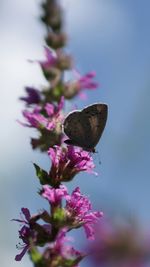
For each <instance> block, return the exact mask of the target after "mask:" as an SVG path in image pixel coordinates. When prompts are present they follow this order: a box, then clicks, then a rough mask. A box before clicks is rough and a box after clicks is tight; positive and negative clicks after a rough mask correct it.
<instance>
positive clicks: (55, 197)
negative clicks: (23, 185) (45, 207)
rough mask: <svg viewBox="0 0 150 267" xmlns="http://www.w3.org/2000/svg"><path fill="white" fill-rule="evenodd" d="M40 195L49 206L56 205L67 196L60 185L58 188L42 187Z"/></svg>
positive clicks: (65, 189) (64, 187)
mask: <svg viewBox="0 0 150 267" xmlns="http://www.w3.org/2000/svg"><path fill="white" fill-rule="evenodd" d="M41 195H42V196H43V197H44V198H46V199H47V200H48V201H49V202H50V203H51V204H54V205H57V204H59V203H60V202H61V200H62V198H64V197H67V196H68V191H67V187H66V186H65V185H60V187H59V188H50V187H49V186H48V185H44V186H43V190H42V194H41Z"/></svg>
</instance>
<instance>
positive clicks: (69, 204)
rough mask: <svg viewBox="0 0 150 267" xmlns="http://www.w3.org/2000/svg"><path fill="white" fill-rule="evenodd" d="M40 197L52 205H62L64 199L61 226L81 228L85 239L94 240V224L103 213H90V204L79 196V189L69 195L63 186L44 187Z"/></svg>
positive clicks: (84, 197) (85, 198) (83, 197)
mask: <svg viewBox="0 0 150 267" xmlns="http://www.w3.org/2000/svg"><path fill="white" fill-rule="evenodd" d="M41 195H42V196H43V197H44V198H46V199H47V200H48V201H49V202H50V203H51V204H54V205H58V204H61V205H62V200H63V199H65V200H66V205H65V206H64V208H63V207H62V209H63V211H64V217H63V220H62V221H61V224H62V225H64V227H65V226H67V227H70V228H78V227H81V226H83V228H84V230H85V233H86V236H87V238H88V239H94V224H95V223H96V222H97V221H98V219H99V218H100V217H102V215H103V213H102V212H97V211H96V212H92V211H91V210H92V207H91V203H90V201H89V199H88V198H87V197H86V196H83V195H82V194H81V192H80V189H79V187H77V188H76V189H75V190H74V191H73V192H72V194H71V195H69V194H68V191H67V188H66V187H65V186H64V185H61V186H60V187H59V188H51V187H50V186H48V185H45V186H43V190H42V193H41ZM61 205H60V206H61Z"/></svg>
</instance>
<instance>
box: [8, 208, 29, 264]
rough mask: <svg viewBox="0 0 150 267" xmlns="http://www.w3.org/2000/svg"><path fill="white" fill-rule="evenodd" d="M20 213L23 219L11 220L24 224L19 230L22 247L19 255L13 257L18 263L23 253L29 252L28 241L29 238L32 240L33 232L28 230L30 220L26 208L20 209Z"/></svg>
mask: <svg viewBox="0 0 150 267" xmlns="http://www.w3.org/2000/svg"><path fill="white" fill-rule="evenodd" d="M21 211H22V214H23V215H24V217H25V219H24V218H22V219H21V220H19V219H13V221H17V222H20V223H23V224H24V225H23V226H22V228H21V229H20V230H19V238H20V239H21V240H22V241H23V243H24V244H23V245H22V251H21V253H20V254H17V255H16V257H15V260H16V261H20V260H21V259H22V257H23V256H24V255H25V253H26V252H27V251H28V250H29V247H30V241H29V240H30V238H31V237H32V238H33V236H34V232H33V231H32V230H31V229H30V225H29V222H30V219H31V215H30V211H29V210H28V209H27V208H22V209H21ZM18 248H19V247H18Z"/></svg>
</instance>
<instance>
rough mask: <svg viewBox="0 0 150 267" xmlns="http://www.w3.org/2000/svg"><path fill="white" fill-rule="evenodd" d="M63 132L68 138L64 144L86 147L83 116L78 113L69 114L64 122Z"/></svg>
mask: <svg viewBox="0 0 150 267" xmlns="http://www.w3.org/2000/svg"><path fill="white" fill-rule="evenodd" d="M63 126H64V132H65V134H66V135H67V136H68V137H69V138H70V139H69V140H66V141H65V143H67V144H72V145H77V146H80V147H86V140H85V131H86V124H85V122H84V114H82V112H80V111H74V112H72V113H70V114H69V115H68V116H67V117H66V119H65V121H64V125H63Z"/></svg>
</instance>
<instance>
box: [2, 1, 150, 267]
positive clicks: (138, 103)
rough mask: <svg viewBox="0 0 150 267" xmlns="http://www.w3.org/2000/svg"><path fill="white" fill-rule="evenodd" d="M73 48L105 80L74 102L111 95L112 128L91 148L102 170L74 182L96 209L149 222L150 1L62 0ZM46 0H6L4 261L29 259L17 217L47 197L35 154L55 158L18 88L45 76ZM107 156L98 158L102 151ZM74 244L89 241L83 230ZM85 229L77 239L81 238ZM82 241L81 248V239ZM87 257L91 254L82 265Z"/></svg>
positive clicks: (80, 62) (82, 66)
mask: <svg viewBox="0 0 150 267" xmlns="http://www.w3.org/2000/svg"><path fill="white" fill-rule="evenodd" d="M60 2H61V3H62V5H63V7H64V11H65V24H66V25H65V27H66V31H67V33H68V35H69V43H68V51H69V52H70V53H71V54H72V55H73V57H74V60H75V64H76V66H77V68H78V69H79V70H80V71H81V73H82V74H84V73H86V72H88V71H91V70H95V71H96V73H97V81H98V82H99V83H100V87H99V89H97V90H96V91H91V92H87V99H86V100H84V101H83V100H79V99H78V98H75V99H74V104H77V107H78V108H82V107H84V106H86V105H89V104H92V103H94V102H107V103H108V105H109V116H108V122H107V125H106V129H105V131H104V134H103V137H102V138H101V141H100V143H99V145H98V146H97V150H98V151H99V155H98V156H97V155H94V160H95V163H96V171H97V172H98V173H99V175H98V176H97V177H95V176H92V175H88V174H81V175H78V176H77V177H76V178H75V179H74V181H73V182H71V183H70V185H69V187H70V191H71V190H72V189H73V188H74V187H76V186H77V185H80V187H81V189H82V192H83V193H84V194H86V195H88V196H89V197H90V199H91V201H92V204H93V209H100V210H102V211H104V213H105V216H106V217H111V216H112V217H115V218H117V217H120V216H121V217H134V218H135V220H137V221H138V222H139V224H140V225H141V227H142V228H145V229H150V225H149V224H150V212H149V205H150V193H149V190H150V160H149V153H150V142H149V136H150V120H149V115H150V89H149V88H150V75H149V67H150V27H149V25H150V16H149V10H150V1H148V0H144V1H140V0H132V1H130V0H126V1H123V0H113V1H112V0H82V1H81V0H76V1H73V0H61V1H60ZM40 3H41V1H35V0H34V1H19V0H1V1H0V36H1V42H0V85H1V89H0V92H1V97H0V114H1V120H0V121H1V137H0V150H1V154H0V162H1V168H0V214H1V216H0V257H1V266H3V267H7V266H12V267H16V266H20V267H27V266H28V267H30V266H32V263H31V262H30V261H29V259H28V256H26V257H24V258H23V260H22V261H21V262H20V263H17V262H15V261H14V256H15V255H16V254H17V250H16V248H15V246H16V244H17V243H18V234H17V230H18V225H17V223H14V222H11V221H10V220H11V219H12V218H17V217H18V216H19V212H20V208H21V207H28V208H30V210H31V212H33V213H34V212H36V211H37V210H39V209H40V208H43V206H45V201H44V200H41V199H40V197H39V196H38V194H37V190H38V189H39V187H40V186H39V183H38V180H36V178H35V172H34V169H33V166H32V162H36V163H37V164H39V165H40V166H42V167H43V168H45V169H48V168H49V164H50V161H49V158H48V157H47V155H44V154H41V153H40V152H38V151H36V152H35V151H34V152H33V151H32V149H31V146H30V137H31V136H32V137H33V136H34V135H35V136H36V132H34V131H33V130H31V129H27V128H23V127H22V126H20V125H19V124H18V123H17V122H16V120H17V119H21V118H22V116H21V110H22V109H23V108H24V104H23V103H20V102H19V100H18V98H19V97H20V96H22V95H24V87H25V86H27V85H28V86H35V87H38V88H40V87H41V86H42V85H44V84H45V83H46V80H45V79H44V77H43V75H42V72H41V70H40V67H39V66H38V64H30V63H29V62H28V59H43V58H44V54H43V46H44V36H45V28H44V26H43V25H42V23H41V22H40V20H39V16H40V14H41V10H40ZM98 157H100V161H101V164H99V159H98ZM75 235H78V242H77V243H78V244H77V245H79V246H81V247H82V246H83V244H84V242H85V241H86V240H85V239H84V238H83V237H84V233H81V232H80V231H78V233H77V234H75ZM79 237H81V240H82V241H81V240H80V239H79ZM76 248H78V247H77V246H76ZM85 266H88V263H87V262H86V261H83V262H82V263H81V267H85Z"/></svg>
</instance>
